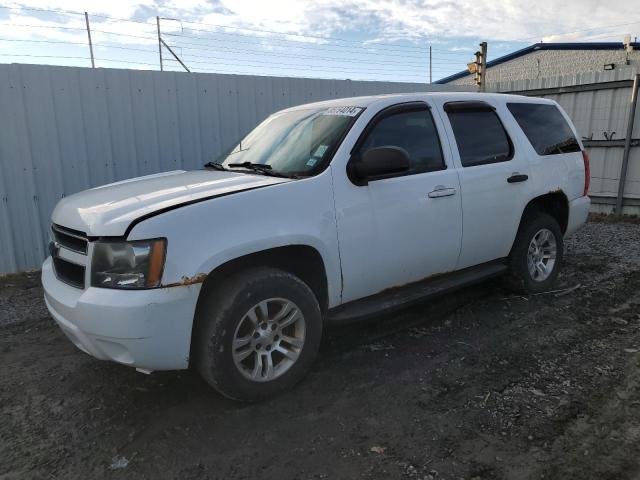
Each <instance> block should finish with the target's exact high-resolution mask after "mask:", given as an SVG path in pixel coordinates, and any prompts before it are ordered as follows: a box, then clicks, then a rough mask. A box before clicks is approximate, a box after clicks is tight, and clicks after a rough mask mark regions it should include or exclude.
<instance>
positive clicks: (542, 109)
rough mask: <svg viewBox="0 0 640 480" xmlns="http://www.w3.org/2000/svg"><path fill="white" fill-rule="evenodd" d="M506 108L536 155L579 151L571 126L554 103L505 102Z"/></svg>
mask: <svg viewBox="0 0 640 480" xmlns="http://www.w3.org/2000/svg"><path fill="white" fill-rule="evenodd" d="M507 108H508V109H509V111H510V112H511V114H512V115H513V117H514V118H515V119H516V122H518V125H520V128H521V129H522V131H523V132H524V134H525V135H526V137H527V139H528V140H529V142H530V143H531V146H533V148H534V150H535V151H536V153H537V154H538V155H558V154H561V153H570V152H579V151H580V145H579V144H578V140H576V137H575V135H574V134H573V131H572V130H571V127H570V126H569V124H568V123H567V121H566V120H565V118H564V116H563V115H562V113H560V110H558V107H556V106H555V105H548V104H541V103H507Z"/></svg>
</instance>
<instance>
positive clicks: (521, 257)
mask: <svg viewBox="0 0 640 480" xmlns="http://www.w3.org/2000/svg"><path fill="white" fill-rule="evenodd" d="M543 228H546V229H548V230H550V231H551V232H552V233H553V235H554V237H555V240H556V262H555V265H554V266H553V271H552V272H551V275H549V277H548V278H546V279H545V280H543V281H541V282H539V281H536V280H534V279H533V278H531V274H530V273H529V268H528V265H527V252H528V249H529V244H530V243H531V240H532V239H533V237H534V235H535V234H536V233H538V232H539V231H540V230H541V229H543ZM563 258H564V239H563V235H562V231H561V230H560V225H558V221H557V220H556V219H555V218H554V217H552V216H551V215H548V214H546V213H541V212H534V213H531V214H530V215H528V216H527V217H526V218H525V219H524V221H523V225H521V227H520V230H519V231H518V235H517V237H516V241H515V243H514V247H513V250H512V252H511V258H510V270H511V275H512V277H513V280H515V282H513V283H514V285H515V287H516V289H518V290H520V291H522V292H523V293H540V292H545V291H547V290H549V289H551V288H552V287H553V284H554V283H555V281H556V279H557V278H558V274H559V273H560V269H561V266H562V261H563Z"/></svg>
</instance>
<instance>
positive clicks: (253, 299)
mask: <svg viewBox="0 0 640 480" xmlns="http://www.w3.org/2000/svg"><path fill="white" fill-rule="evenodd" d="M204 294H205V295H206V297H205V298H204V299H203V302H202V304H201V305H200V306H199V308H198V312H197V318H196V325H197V329H196V332H195V335H197V338H195V343H194V346H197V347H198V351H197V359H196V362H197V366H198V369H199V371H200V373H201V375H202V376H203V378H204V379H205V380H206V381H207V382H208V383H209V384H211V385H212V386H213V387H214V388H216V389H217V390H218V391H219V392H221V393H222V394H223V395H225V396H227V397H230V398H233V399H236V400H243V401H257V400H262V399H265V398H268V397H270V396H273V395H275V394H277V393H279V392H281V391H283V390H286V389H288V388H291V387H292V386H293V385H295V384H296V383H297V382H298V381H300V380H301V379H302V378H303V377H304V376H305V374H306V373H307V371H308V370H309V368H310V367H311V364H312V362H313V360H314V359H315V356H316V354H317V352H318V348H319V346H320V338H321V335H322V318H321V313H320V307H319V305H318V301H317V299H316V297H315V295H314V294H313V292H312V291H311V289H310V288H309V287H308V286H307V285H306V284H305V283H304V282H303V281H302V280H300V279H299V278H297V277H295V276H294V275H291V274H290V273H287V272H284V271H281V270H276V269H272V268H257V269H251V270H246V271H243V272H240V273H238V274H236V275H234V276H232V277H231V278H229V279H228V280H226V281H225V282H224V284H223V285H220V286H217V285H216V286H212V288H211V289H210V291H209V292H205V293H204Z"/></svg>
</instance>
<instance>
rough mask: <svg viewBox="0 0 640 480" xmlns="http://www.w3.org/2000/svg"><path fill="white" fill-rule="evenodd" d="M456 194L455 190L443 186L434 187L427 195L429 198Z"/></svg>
mask: <svg viewBox="0 0 640 480" xmlns="http://www.w3.org/2000/svg"><path fill="white" fill-rule="evenodd" d="M455 194H456V189H455V188H447V187H445V186H443V185H438V186H436V188H435V189H433V190H432V191H431V192H429V193H428V195H427V196H428V197H429V198H440V197H449V196H451V195H455Z"/></svg>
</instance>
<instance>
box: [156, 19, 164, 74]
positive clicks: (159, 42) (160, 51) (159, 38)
mask: <svg viewBox="0 0 640 480" xmlns="http://www.w3.org/2000/svg"><path fill="white" fill-rule="evenodd" d="M156 25H157V27H158V53H159V54H160V71H161V72H162V71H163V70H164V67H163V66H162V38H161V37H160V17H156Z"/></svg>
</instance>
